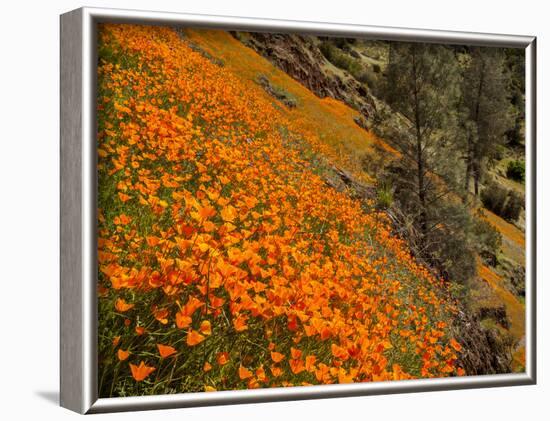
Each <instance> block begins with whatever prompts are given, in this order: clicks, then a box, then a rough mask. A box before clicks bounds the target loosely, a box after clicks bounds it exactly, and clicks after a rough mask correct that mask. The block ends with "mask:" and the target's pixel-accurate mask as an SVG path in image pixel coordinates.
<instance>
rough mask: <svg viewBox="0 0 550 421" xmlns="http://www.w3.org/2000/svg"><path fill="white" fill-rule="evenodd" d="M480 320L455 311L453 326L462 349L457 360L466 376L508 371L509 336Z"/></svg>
mask: <svg viewBox="0 0 550 421" xmlns="http://www.w3.org/2000/svg"><path fill="white" fill-rule="evenodd" d="M480 322H481V320H480V318H479V316H472V315H469V314H467V313H466V312H465V311H460V312H459V314H458V317H457V318H456V320H455V328H457V329H458V335H457V338H460V339H459V341H460V343H461V345H462V348H463V349H462V352H460V353H459V356H458V364H459V365H460V366H461V367H463V368H464V370H465V371H466V374H467V375H470V376H473V375H480V374H502V373H510V372H511V371H512V368H511V364H512V345H513V340H511V339H509V338H507V337H506V336H505V335H502V334H501V333H499V331H498V330H496V329H491V328H485V327H483V326H482V325H481V323H480Z"/></svg>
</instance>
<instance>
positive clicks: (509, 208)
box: [502, 191, 524, 221]
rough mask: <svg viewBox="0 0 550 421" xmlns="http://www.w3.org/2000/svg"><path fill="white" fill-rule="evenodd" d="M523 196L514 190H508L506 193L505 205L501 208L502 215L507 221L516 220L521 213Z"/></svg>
mask: <svg viewBox="0 0 550 421" xmlns="http://www.w3.org/2000/svg"><path fill="white" fill-rule="evenodd" d="M523 202H524V198H523V197H522V196H521V195H520V194H519V193H516V192H515V191H510V192H509V193H508V200H507V201H506V205H505V206H504V209H503V210H502V217H503V218H504V219H507V220H509V221H516V220H517V219H518V218H519V215H520V214H521V209H522V208H523V206H524V204H523Z"/></svg>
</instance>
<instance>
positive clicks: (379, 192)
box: [376, 181, 393, 209]
mask: <svg viewBox="0 0 550 421" xmlns="http://www.w3.org/2000/svg"><path fill="white" fill-rule="evenodd" d="M392 204H393V188H392V186H391V184H390V183H389V182H388V181H386V182H382V183H380V185H379V186H378V188H377V189H376V205H377V207H378V208H379V209H389V208H390V207H391V206H392Z"/></svg>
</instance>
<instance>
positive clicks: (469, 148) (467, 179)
mask: <svg viewBox="0 0 550 421" xmlns="http://www.w3.org/2000/svg"><path fill="white" fill-rule="evenodd" d="M471 177H472V136H471V135H468V143H467V145H466V174H465V176H464V189H465V190H466V196H468V194H469V193H470V178H471Z"/></svg>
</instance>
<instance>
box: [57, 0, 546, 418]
mask: <svg viewBox="0 0 550 421" xmlns="http://www.w3.org/2000/svg"><path fill="white" fill-rule="evenodd" d="M365 23H367V22H365ZM535 57H536V53H535V37H533V36H518V35H496V34H480V33H475V34H474V33H460V32H445V31H431V30H416V29H401V28H384V27H376V26H356V25H340V24H331V23H312V22H292V21H278V20H266V19H248V18H237V17H214V16H202V15H186V14H171V13H157V12H144V11H126V10H113V9H94V8H82V9H78V10H75V11H72V12H69V13H66V14H64V15H62V16H61V405H62V406H64V407H66V408H69V409H71V410H73V411H76V412H80V413H97V412H111V411H128V410H144V409H155V408H176V407H189V406H200V405H216V404H233V403H250V402H265V401H276V400H295V399H313V398H329V397H343V396H358V395H372V394H387V393H404V392H419V391H432V390H450V389H463V388H479V387H495V386H512V385H528V384H535V382H536V348H535V345H536V330H535V327H536V326H535V324H536V323H535V322H536V312H535V290H536V283H535V274H536V266H535V265H536V250H535V245H536V237H535V236H536V230H535V228H536V214H535V210H536V206H535V203H536V198H535V183H536V180H535V174H536V171H535V137H536V128H535V124H536V122H535V114H536V113H535V107H536V100H535V68H536V65H535Z"/></svg>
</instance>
